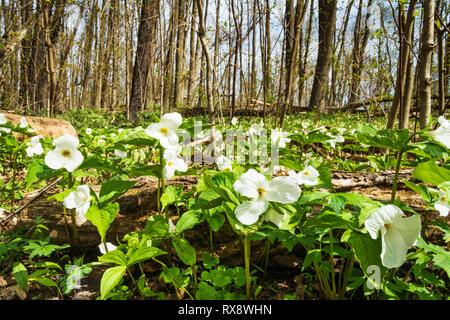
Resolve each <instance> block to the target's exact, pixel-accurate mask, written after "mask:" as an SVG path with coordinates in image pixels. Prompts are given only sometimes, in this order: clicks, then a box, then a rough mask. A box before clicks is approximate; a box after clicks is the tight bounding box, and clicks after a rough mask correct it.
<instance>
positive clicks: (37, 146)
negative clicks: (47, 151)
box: [26, 135, 44, 157]
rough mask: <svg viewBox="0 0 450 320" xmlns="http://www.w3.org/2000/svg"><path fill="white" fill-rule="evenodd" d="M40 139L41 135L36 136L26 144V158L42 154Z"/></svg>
mask: <svg viewBox="0 0 450 320" xmlns="http://www.w3.org/2000/svg"><path fill="white" fill-rule="evenodd" d="M41 138H42V136H41V135H37V136H34V137H32V138H31V141H30V142H28V143H27V146H28V148H27V149H26V153H27V157H32V156H34V155H35V154H37V155H39V154H42V153H44V149H42V144H41V143H40V142H39V140H40V139H41Z"/></svg>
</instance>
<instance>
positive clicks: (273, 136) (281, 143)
mask: <svg viewBox="0 0 450 320" xmlns="http://www.w3.org/2000/svg"><path fill="white" fill-rule="evenodd" d="M288 135H289V133H288V132H283V131H282V130H281V129H280V128H276V129H273V130H272V132H271V133H270V140H271V141H272V144H274V145H276V144H278V147H280V148H286V143H287V142H291V139H289V138H288V137H287V136H288Z"/></svg>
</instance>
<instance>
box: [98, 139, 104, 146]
mask: <svg viewBox="0 0 450 320" xmlns="http://www.w3.org/2000/svg"><path fill="white" fill-rule="evenodd" d="M97 143H98V144H99V145H101V146H105V145H106V141H105V140H103V139H98V141H97Z"/></svg>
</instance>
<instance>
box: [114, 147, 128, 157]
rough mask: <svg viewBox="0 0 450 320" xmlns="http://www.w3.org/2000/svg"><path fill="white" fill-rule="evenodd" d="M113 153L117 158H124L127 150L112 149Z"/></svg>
mask: <svg viewBox="0 0 450 320" xmlns="http://www.w3.org/2000/svg"><path fill="white" fill-rule="evenodd" d="M114 155H115V156H116V157H119V158H121V159H125V158H126V157H127V155H128V154H127V152H126V151H122V150H117V149H116V150H114Z"/></svg>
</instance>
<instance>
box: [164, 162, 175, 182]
mask: <svg viewBox="0 0 450 320" xmlns="http://www.w3.org/2000/svg"><path fill="white" fill-rule="evenodd" d="M163 174H164V177H165V178H166V179H172V178H173V176H174V175H175V168H174V167H173V166H169V165H167V164H166V165H165V166H164V168H163Z"/></svg>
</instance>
